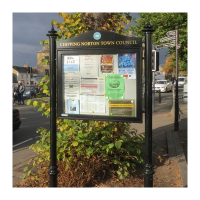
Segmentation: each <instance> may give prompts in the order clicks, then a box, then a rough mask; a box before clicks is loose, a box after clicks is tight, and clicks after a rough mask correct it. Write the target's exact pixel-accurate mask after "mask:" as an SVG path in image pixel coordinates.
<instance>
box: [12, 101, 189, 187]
mask: <svg viewBox="0 0 200 200" xmlns="http://www.w3.org/2000/svg"><path fill="white" fill-rule="evenodd" d="M163 103H164V102H163ZM173 114H174V112H173V110H172V111H171V112H168V113H166V112H163V113H160V112H155V113H153V114H152V135H153V138H152V142H153V154H157V155H161V157H167V158H168V159H169V160H176V161H177V162H178V164H179V171H180V176H181V181H182V186H183V187H187V103H185V102H184V100H183V99H181V98H180V99H179V114H180V119H179V131H174V116H173ZM144 117H145V116H144V114H143V123H133V124H131V128H135V129H137V134H144V133H145V118H144ZM154 146H156V147H159V148H154ZM24 150H26V151H24ZM29 151H32V150H28V151H27V149H20V150H18V151H17V152H13V155H14V154H20V156H21V157H20V158H21V159H20V160H15V156H13V185H14V184H15V183H17V182H19V181H21V180H22V174H23V169H24V167H25V166H27V162H28V160H29V159H30V158H31V157H35V156H36V154H35V153H33V152H29ZM153 164H154V163H153Z"/></svg>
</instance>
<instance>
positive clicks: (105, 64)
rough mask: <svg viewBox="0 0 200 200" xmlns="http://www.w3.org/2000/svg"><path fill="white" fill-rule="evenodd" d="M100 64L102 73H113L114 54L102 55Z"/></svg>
mask: <svg viewBox="0 0 200 200" xmlns="http://www.w3.org/2000/svg"><path fill="white" fill-rule="evenodd" d="M100 65H101V73H112V72H113V55H101V57H100Z"/></svg>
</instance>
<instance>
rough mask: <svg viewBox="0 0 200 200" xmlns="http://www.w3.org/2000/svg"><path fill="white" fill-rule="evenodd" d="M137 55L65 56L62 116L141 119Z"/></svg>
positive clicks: (63, 60)
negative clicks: (138, 104) (139, 114)
mask: <svg viewBox="0 0 200 200" xmlns="http://www.w3.org/2000/svg"><path fill="white" fill-rule="evenodd" d="M136 65H137V53H124V54H123V53H120V54H102V55H64V54H63V55H62V64H61V66H62V70H61V72H62V90H61V92H62V98H63V100H62V113H61V116H68V115H70V114H73V115H99V116H121V117H137V103H138V102H137V81H136V80H137V75H136V74H137V73H136Z"/></svg>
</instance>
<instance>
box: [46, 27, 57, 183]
mask: <svg viewBox="0 0 200 200" xmlns="http://www.w3.org/2000/svg"><path fill="white" fill-rule="evenodd" d="M56 33H57V31H55V30H54V27H53V25H52V28H51V30H50V31H48V34H47V36H49V43H50V166H49V178H50V187H57V174H58V171H57V155H56V142H57V138H56V37H57V34H56Z"/></svg>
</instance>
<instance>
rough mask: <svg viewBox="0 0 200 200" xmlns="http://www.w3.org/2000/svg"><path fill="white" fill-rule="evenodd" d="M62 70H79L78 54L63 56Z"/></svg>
mask: <svg viewBox="0 0 200 200" xmlns="http://www.w3.org/2000/svg"><path fill="white" fill-rule="evenodd" d="M63 71H79V56H64V65H63Z"/></svg>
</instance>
